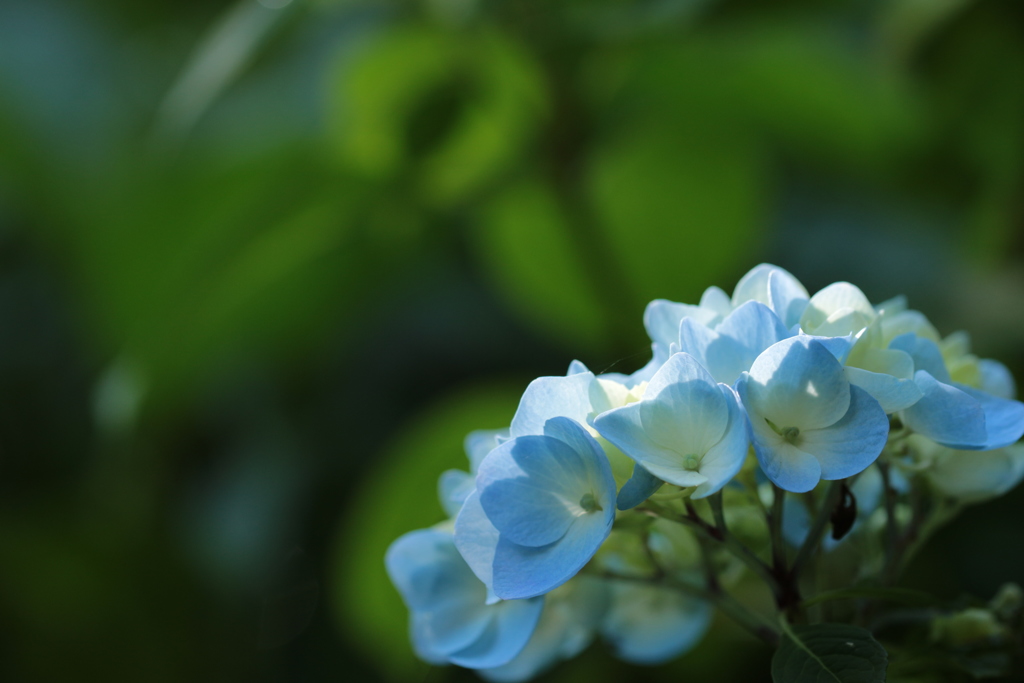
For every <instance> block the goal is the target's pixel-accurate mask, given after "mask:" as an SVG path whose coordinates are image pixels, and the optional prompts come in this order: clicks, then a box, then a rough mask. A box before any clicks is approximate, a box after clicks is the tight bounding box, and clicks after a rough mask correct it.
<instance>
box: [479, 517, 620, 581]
mask: <svg viewBox="0 0 1024 683" xmlns="http://www.w3.org/2000/svg"><path fill="white" fill-rule="evenodd" d="M604 512H605V514H597V513H591V514H588V515H583V516H582V517H579V518H578V519H577V520H576V523H575V524H573V526H572V529H571V530H570V532H569V533H567V534H566V535H565V536H564V537H563V538H562V539H561V540H560V541H558V542H557V543H552V544H551V545H547V546H544V547H542V548H528V547H526V546H522V545H517V544H515V543H512V542H511V541H508V540H506V539H504V538H500V539H499V540H498V547H497V550H496V553H495V556H494V592H495V594H496V595H497V596H498V597H500V598H503V599H506V600H513V599H518V598H532V597H535V596H538V595H543V594H544V593H547V592H548V591H550V590H552V589H554V588H557V587H558V586H560V585H562V584H563V583H565V582H566V581H568V580H569V579H571V578H572V577H573V576H575V575H576V573H577V572H579V570H580V569H582V568H583V566H584V565H586V563H587V562H589V561H590V558H592V557H593V556H594V553H596V552H597V549H598V548H599V547H601V544H602V543H604V540H605V539H606V538H608V534H609V533H611V530H612V522H614V521H615V509H614V507H608V508H606V509H605V511H604Z"/></svg>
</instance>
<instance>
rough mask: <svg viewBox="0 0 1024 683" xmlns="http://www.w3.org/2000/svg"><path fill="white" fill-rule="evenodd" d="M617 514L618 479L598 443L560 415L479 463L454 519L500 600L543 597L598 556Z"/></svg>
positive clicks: (461, 540)
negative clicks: (473, 485) (473, 483)
mask: <svg viewBox="0 0 1024 683" xmlns="http://www.w3.org/2000/svg"><path fill="white" fill-rule="evenodd" d="M614 520H615V480H614V479H613V477H612V472H611V467H610V465H609V464H608V459H607V458H606V457H605V454H604V452H603V451H602V450H601V446H600V445H599V444H598V443H597V441H595V440H594V438H593V437H592V436H591V435H590V434H589V433H588V432H587V431H586V430H585V429H584V428H583V427H582V426H581V425H579V424H578V423H577V422H575V421H573V420H571V419H569V418H565V417H555V418H552V419H549V420H548V421H547V422H546V423H545V424H544V430H543V434H526V435H523V436H518V437H515V438H513V439H511V440H509V441H507V442H505V443H503V444H501V445H500V446H498V447H497V448H495V449H494V450H493V451H491V452H490V453H489V454H488V455H487V457H486V458H484V460H483V462H482V463H481V464H480V470H479V472H478V474H477V478H476V490H475V491H474V492H473V493H472V494H471V495H470V496H469V498H468V499H467V500H466V503H465V505H464V506H463V508H462V511H461V512H460V513H459V516H458V518H457V519H456V522H455V542H456V545H457V547H458V548H459V551H460V552H461V553H462V555H463V557H464V558H465V559H466V561H467V562H468V563H469V565H470V567H471V568H472V569H473V571H474V572H476V574H477V576H479V577H480V579H481V580H482V581H484V583H486V584H487V585H489V586H490V587H491V588H492V589H493V592H494V595H495V596H497V597H499V598H503V599H517V598H529V597H534V596H537V595H543V594H544V593H547V592H548V591H550V590H552V589H553V588H555V587H557V586H559V585H561V584H563V583H565V582H566V581H568V580H569V579H570V578H572V577H573V576H574V575H575V574H576V573H577V572H578V571H579V570H580V569H582V568H583V566H584V565H585V564H586V563H587V561H589V560H590V558H591V557H593V555H594V553H595V552H597V549H598V548H599V547H600V545H601V543H602V542H603V541H604V539H605V538H607V537H608V534H609V533H610V532H611V526H612V522H613V521H614Z"/></svg>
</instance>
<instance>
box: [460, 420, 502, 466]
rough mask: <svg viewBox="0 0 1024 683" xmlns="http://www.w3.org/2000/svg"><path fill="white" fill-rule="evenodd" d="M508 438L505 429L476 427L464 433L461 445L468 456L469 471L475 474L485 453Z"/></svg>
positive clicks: (485, 455)
mask: <svg viewBox="0 0 1024 683" xmlns="http://www.w3.org/2000/svg"><path fill="white" fill-rule="evenodd" d="M506 440H508V430H507V429H478V430H476V431H473V432H470V433H469V434H467V435H466V438H465V439H464V440H463V442H462V447H463V448H464V449H465V450H466V455H467V456H468V457H469V471H470V472H472V473H474V474H476V471H477V470H478V469H480V463H481V462H483V459H484V458H485V457H487V454H488V453H490V452H491V451H493V450H494V449H495V448H497V447H498V444H500V443H501V442H502V441H506Z"/></svg>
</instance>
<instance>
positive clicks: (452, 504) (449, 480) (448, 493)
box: [437, 470, 476, 517]
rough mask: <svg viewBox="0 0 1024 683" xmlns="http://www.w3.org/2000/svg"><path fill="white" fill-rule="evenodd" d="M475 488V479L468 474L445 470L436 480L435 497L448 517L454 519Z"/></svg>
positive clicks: (460, 471)
mask: <svg viewBox="0 0 1024 683" xmlns="http://www.w3.org/2000/svg"><path fill="white" fill-rule="evenodd" d="M475 488H476V479H475V477H474V476H473V475H472V474H470V473H469V472H463V471H462V470H445V471H444V472H442V473H441V476H440V477H439V478H438V480H437V497H438V499H440V501H441V507H443V508H444V511H445V512H446V513H447V514H448V516H449V517H454V516H456V515H457V514H459V510H461V509H462V504H463V503H465V502H466V498H468V497H469V494H471V493H473V489H475Z"/></svg>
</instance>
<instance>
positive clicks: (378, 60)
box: [333, 27, 545, 205]
mask: <svg viewBox="0 0 1024 683" xmlns="http://www.w3.org/2000/svg"><path fill="white" fill-rule="evenodd" d="M339 82H340V85H339V87H338V88H337V90H336V93H335V107H334V113H333V123H334V127H335V131H336V137H337V139H338V141H339V145H340V150H341V152H342V155H343V156H344V158H345V159H346V160H347V161H348V162H349V163H350V164H351V165H352V166H353V167H354V168H356V169H358V170H360V171H361V172H363V173H365V174H367V175H368V176H370V177H375V178H387V177H393V176H395V175H396V174H397V173H398V172H399V171H400V170H401V169H402V168H403V167H404V166H405V165H406V164H412V166H413V168H414V169H415V170H414V176H415V178H416V180H415V184H416V186H417V188H418V190H419V192H420V193H421V195H422V196H423V198H424V199H426V200H427V201H428V202H431V203H436V204H442V205H444V204H448V203H451V202H453V201H456V200H458V199H460V198H463V197H465V196H466V195H467V194H468V193H470V192H472V191H474V190H476V189H478V188H479V187H480V185H481V184H482V183H483V182H485V181H486V180H488V179H489V178H491V177H493V175H494V174H495V173H496V172H498V171H500V170H501V169H502V168H503V167H504V166H505V165H506V164H508V163H509V162H510V161H511V160H512V159H514V158H515V157H516V156H517V155H518V154H519V153H521V151H522V149H523V147H524V145H525V144H526V143H527V141H528V139H529V136H530V135H531V133H532V131H533V129H534V128H535V126H536V125H537V122H538V120H539V119H540V117H541V116H542V114H543V112H544V109H545V94H544V88H543V83H542V80H541V75H540V74H539V72H538V70H537V67H536V66H535V65H534V64H533V62H532V60H531V58H530V56H529V55H528V54H526V53H525V52H524V51H523V49H522V48H521V47H520V46H518V45H516V44H515V43H513V42H512V41H511V40H509V38H508V37H506V36H503V35H501V34H499V33H497V32H479V33H465V34H449V33H444V32H441V31H436V30H432V29H427V28H409V27H405V28H400V29H396V30H394V31H392V32H390V33H388V34H385V36H384V37H382V38H381V39H380V40H379V41H378V42H377V43H376V44H374V45H373V46H371V47H370V49H369V50H367V52H366V53H365V54H363V55H362V56H361V58H360V59H359V60H358V61H357V63H356V64H355V66H353V67H351V71H348V70H346V71H345V73H343V74H341V76H340V77H339Z"/></svg>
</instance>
